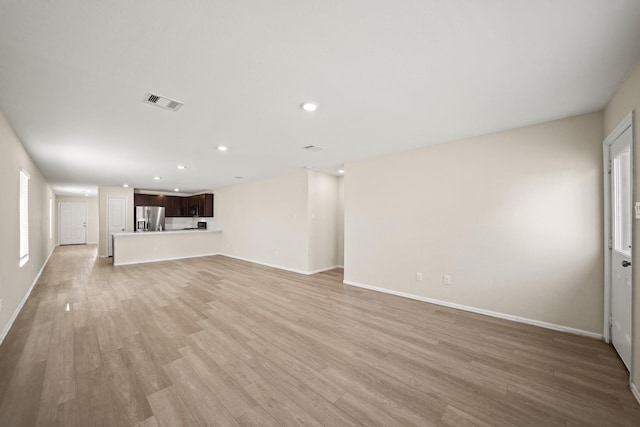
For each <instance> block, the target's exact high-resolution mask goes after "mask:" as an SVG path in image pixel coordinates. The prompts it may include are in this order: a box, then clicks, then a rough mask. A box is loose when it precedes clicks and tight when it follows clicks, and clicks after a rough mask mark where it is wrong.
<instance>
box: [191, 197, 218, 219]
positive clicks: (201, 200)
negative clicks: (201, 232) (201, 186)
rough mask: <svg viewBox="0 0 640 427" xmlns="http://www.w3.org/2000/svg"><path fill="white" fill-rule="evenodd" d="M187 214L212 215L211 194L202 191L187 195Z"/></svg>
mask: <svg viewBox="0 0 640 427" xmlns="http://www.w3.org/2000/svg"><path fill="white" fill-rule="evenodd" d="M189 215H190V216H200V217H213V194H211V193H204V194H197V195H195V196H189Z"/></svg>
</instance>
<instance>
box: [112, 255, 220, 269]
mask: <svg viewBox="0 0 640 427" xmlns="http://www.w3.org/2000/svg"><path fill="white" fill-rule="evenodd" d="M215 255H220V254H219V253H217V252H216V253H213V254H202V255H187V256H179V257H171V258H159V259H149V260H140V261H129V262H118V263H116V262H114V263H113V265H114V266H115V267H120V266H123V265H133V264H147V263H150V262H162V261H176V260H179V259H189V258H202V257H205V256H215ZM101 258H106V257H101Z"/></svg>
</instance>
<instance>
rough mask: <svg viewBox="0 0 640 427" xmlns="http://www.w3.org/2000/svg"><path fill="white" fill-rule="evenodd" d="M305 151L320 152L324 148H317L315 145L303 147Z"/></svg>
mask: <svg viewBox="0 0 640 427" xmlns="http://www.w3.org/2000/svg"><path fill="white" fill-rule="evenodd" d="M302 149H303V150H307V151H320V150H322V148H320V147H316V146H315V145H307V146H306V147H302Z"/></svg>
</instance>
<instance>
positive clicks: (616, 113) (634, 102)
mask: <svg viewBox="0 0 640 427" xmlns="http://www.w3.org/2000/svg"><path fill="white" fill-rule="evenodd" d="M630 111H634V118H633V120H634V123H633V150H634V151H633V158H634V161H633V167H634V168H635V172H634V174H635V177H636V178H635V182H634V193H635V194H634V200H635V201H640V178H639V177H640V155H638V150H640V130H639V129H640V128H639V127H640V117H639V115H638V112H639V111H640V62H639V63H638V64H637V65H636V68H635V69H634V70H633V71H632V72H631V74H630V75H629V77H628V78H627V80H626V81H625V82H624V83H623V84H622V86H620V88H619V89H618V91H617V92H616V94H615V95H614V97H613V98H612V99H611V101H610V102H609V104H608V105H607V108H606V109H605V110H604V134H603V136H605V137H606V136H607V135H609V134H610V133H611V132H612V131H613V130H614V129H615V127H616V126H618V123H620V122H621V121H622V119H623V118H624V117H625V116H626V115H627V114H628V113H629V112H630ZM633 241H634V242H640V227H638V221H634V222H633ZM634 245H635V246H636V247H637V246H638V244H637V243H634ZM632 264H633V265H634V266H640V251H637V250H634V251H633V260H632ZM639 272H640V268H634V271H633V290H632V292H633V301H632V311H633V314H632V319H633V320H632V321H633V325H632V338H631V341H632V342H631V345H632V358H633V360H632V361H631V373H632V375H633V378H632V380H633V383H634V384H636V386H638V385H640V273H639Z"/></svg>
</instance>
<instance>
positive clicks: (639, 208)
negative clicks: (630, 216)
mask: <svg viewBox="0 0 640 427" xmlns="http://www.w3.org/2000/svg"><path fill="white" fill-rule="evenodd" d="M635 208H636V209H635V210H636V219H640V202H636V205H635Z"/></svg>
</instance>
